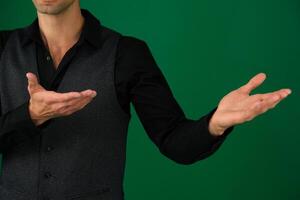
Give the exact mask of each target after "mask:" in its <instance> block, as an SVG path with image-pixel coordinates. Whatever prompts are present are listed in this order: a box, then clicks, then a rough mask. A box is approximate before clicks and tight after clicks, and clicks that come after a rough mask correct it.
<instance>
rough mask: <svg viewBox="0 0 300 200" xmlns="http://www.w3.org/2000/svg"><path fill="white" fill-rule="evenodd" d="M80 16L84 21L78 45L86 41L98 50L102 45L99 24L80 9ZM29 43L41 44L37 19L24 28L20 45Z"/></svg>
mask: <svg viewBox="0 0 300 200" xmlns="http://www.w3.org/2000/svg"><path fill="white" fill-rule="evenodd" d="M81 14H82V16H83V17H84V19H85V20H84V25H83V29H82V32H81V35H80V39H79V44H81V43H83V42H84V41H87V42H88V43H89V44H91V45H92V46H94V47H96V48H100V47H101V45H102V40H101V39H102V38H101V30H102V25H101V22H100V21H99V20H98V19H97V18H96V17H94V16H93V15H92V14H91V13H90V12H89V11H88V10H85V9H81ZM30 42H37V43H40V44H42V39H41V35H40V29H39V23H38V18H36V19H35V20H34V21H33V22H32V24H30V25H29V26H27V27H26V28H25V36H24V38H23V41H22V44H23V45H26V44H28V43H30Z"/></svg>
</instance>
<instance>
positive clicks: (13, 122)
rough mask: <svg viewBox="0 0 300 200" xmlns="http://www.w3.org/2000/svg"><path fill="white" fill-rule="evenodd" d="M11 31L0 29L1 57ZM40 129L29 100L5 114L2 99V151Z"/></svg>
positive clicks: (0, 144) (0, 132) (0, 145)
mask: <svg viewBox="0 0 300 200" xmlns="http://www.w3.org/2000/svg"><path fill="white" fill-rule="evenodd" d="M9 33H10V32H9V31H0V59H1V55H2V51H3V49H4V45H5V43H6V41H7V39H8V37H9ZM38 130H39V128H38V127H37V126H36V125H35V124H34V123H33V121H32V120H31V117H30V114H29V100H28V101H27V102H24V103H23V104H22V105H20V106H18V107H17V108H15V109H13V110H10V111H9V112H6V113H4V114H2V110H1V100H0V153H3V152H4V151H5V150H6V149H7V148H9V147H11V146H12V145H16V144H18V143H20V142H22V141H23V140H25V139H27V138H28V137H30V136H32V135H33V134H35V133H37V131H38Z"/></svg>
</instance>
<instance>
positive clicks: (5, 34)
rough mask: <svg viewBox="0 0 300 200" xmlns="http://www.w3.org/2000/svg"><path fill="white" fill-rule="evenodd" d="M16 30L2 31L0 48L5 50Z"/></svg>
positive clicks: (0, 31)
mask: <svg viewBox="0 0 300 200" xmlns="http://www.w3.org/2000/svg"><path fill="white" fill-rule="evenodd" d="M13 32H14V30H0V48H3V47H4V46H5V44H6V42H7V40H8V39H9V37H10V35H11V34H12V33H13Z"/></svg>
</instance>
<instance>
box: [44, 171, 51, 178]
mask: <svg viewBox="0 0 300 200" xmlns="http://www.w3.org/2000/svg"><path fill="white" fill-rule="evenodd" d="M51 176H52V175H51V173H50V172H45V173H44V177H45V178H50V177H51Z"/></svg>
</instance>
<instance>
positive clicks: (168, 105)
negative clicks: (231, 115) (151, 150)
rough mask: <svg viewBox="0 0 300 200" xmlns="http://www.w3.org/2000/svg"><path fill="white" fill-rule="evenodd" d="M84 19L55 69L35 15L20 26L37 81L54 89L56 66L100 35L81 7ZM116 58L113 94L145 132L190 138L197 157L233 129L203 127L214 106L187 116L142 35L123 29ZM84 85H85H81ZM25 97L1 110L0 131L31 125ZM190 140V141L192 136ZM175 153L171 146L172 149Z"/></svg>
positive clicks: (0, 38)
mask: <svg viewBox="0 0 300 200" xmlns="http://www.w3.org/2000/svg"><path fill="white" fill-rule="evenodd" d="M82 15H83V16H84V18H85V23H84V26H83V30H82V33H81V36H80V39H79V41H78V42H77V43H76V44H75V45H74V46H73V47H72V48H71V49H70V50H69V51H68V52H67V53H66V54H65V56H64V57H63V59H62V61H61V63H60V64H59V66H58V68H57V70H55V68H54V66H53V63H52V59H51V56H50V53H49V51H48V49H47V48H46V47H45V45H44V44H43V42H42V39H41V36H40V32H39V26H38V19H36V20H35V21H34V22H33V23H32V24H31V25H30V26H28V27H27V28H26V31H27V33H28V34H27V35H28V38H25V39H26V41H27V42H34V43H36V47H37V48H36V50H37V51H36V58H37V63H38V72H39V76H40V84H41V85H42V86H43V87H45V88H46V89H48V90H55V88H56V86H57V84H58V83H59V81H61V79H62V78H63V73H59V74H60V76H58V73H57V72H58V71H59V70H67V67H68V65H69V63H70V62H72V58H73V57H74V56H75V53H76V51H80V50H81V49H80V46H81V45H97V44H100V43H101V41H100V40H99V39H98V38H97V34H95V33H94V27H95V26H97V25H99V24H100V23H99V21H97V22H98V23H99V24H97V23H96V22H95V20H94V19H93V17H92V15H91V14H90V13H89V12H88V11H86V10H82ZM10 33H11V31H1V32H0V58H1V54H2V51H3V49H4V48H5V43H6V41H7V40H8V38H9V35H10ZM116 56H117V62H116V65H115V85H116V89H117V91H116V92H117V97H118V100H119V103H120V105H121V107H122V108H123V110H124V112H126V113H129V114H130V103H132V104H133V106H134V108H135V110H136V112H137V114H138V117H139V119H140V121H141V122H142V125H143V127H144V128H145V130H146V132H147V134H148V135H149V136H150V138H154V137H158V136H159V135H165V137H168V136H170V137H169V142H172V143H175V144H178V145H179V146H180V144H181V143H187V142H188V143H190V144H193V145H194V146H192V147H191V148H190V151H192V150H197V151H199V149H200V151H199V157H198V158H197V159H202V158H204V157H207V156H208V155H210V154H211V153H213V152H214V151H215V150H216V149H217V148H218V147H219V146H220V145H221V143H222V142H223V141H224V139H225V138H226V136H227V135H228V134H229V133H230V132H231V131H232V130H233V127H230V128H228V129H227V130H226V131H225V133H224V134H223V135H222V136H219V137H215V136H212V135H211V134H210V133H209V131H208V122H209V119H210V118H211V116H212V114H213V113H214V111H215V110H216V107H215V108H214V109H212V110H211V111H210V112H209V113H208V114H206V115H203V116H201V117H200V118H199V119H197V120H192V119H187V118H186V116H185V114H184V112H183V110H182V109H181V107H180V106H179V104H178V103H177V101H176V100H175V98H174V96H173V94H172V91H171V89H170V87H169V85H168V83H167V81H166V79H165V77H164V75H163V74H162V72H161V70H160V69H159V67H158V65H157V63H156V62H155V59H154V58H153V56H152V54H151V51H150V49H149V47H148V45H147V44H146V42H144V41H143V40H140V39H137V38H135V37H132V36H125V35H123V36H122V38H121V40H120V42H119V46H118V51H117V55H116ZM87 89H88V88H87ZM28 112H29V110H28V102H25V103H24V104H22V105H21V106H19V107H18V108H16V109H15V110H12V111H10V112H7V113H4V114H3V115H2V116H1V122H0V126H1V130H0V131H1V132H5V131H13V130H14V126H15V124H16V123H18V124H20V122H22V123H21V124H22V126H24V127H26V126H32V125H33V122H32V120H31V119H30V116H29V114H28ZM192 141H193V142H192ZM174 153H176V152H174ZM178 156H180V155H178Z"/></svg>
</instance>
